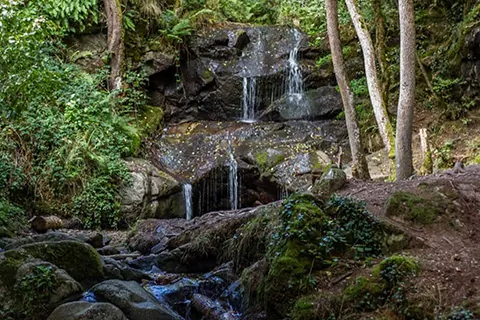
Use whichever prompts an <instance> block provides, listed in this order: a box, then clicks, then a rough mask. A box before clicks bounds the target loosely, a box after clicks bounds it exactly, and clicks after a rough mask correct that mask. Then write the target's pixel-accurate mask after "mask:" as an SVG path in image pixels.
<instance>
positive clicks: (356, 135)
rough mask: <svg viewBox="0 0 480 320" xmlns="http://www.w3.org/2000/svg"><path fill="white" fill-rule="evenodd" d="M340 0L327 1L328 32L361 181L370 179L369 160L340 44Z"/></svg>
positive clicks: (355, 172) (355, 169)
mask: <svg viewBox="0 0 480 320" xmlns="http://www.w3.org/2000/svg"><path fill="white" fill-rule="evenodd" d="M337 1H338V0H326V11H327V30H328V39H329V42H330V51H331V52H332V61H333V68H334V70H335V77H336V78H337V83H338V87H339V88H340V94H341V95H342V101H343V110H344V112H345V120H346V122H347V130H348V139H349V142H350V149H351V151H352V159H353V161H352V162H353V163H352V175H353V176H354V177H355V178H359V179H365V180H368V179H370V174H369V172H368V165H367V160H366V159H365V153H364V151H363V148H362V141H361V138H360V128H359V126H358V122H357V119H356V112H355V106H354V103H353V92H352V90H351V88H350V85H349V82H348V79H347V74H346V71H345V62H344V60H343V54H342V45H341V43H340V32H339V27H338V3H337Z"/></svg>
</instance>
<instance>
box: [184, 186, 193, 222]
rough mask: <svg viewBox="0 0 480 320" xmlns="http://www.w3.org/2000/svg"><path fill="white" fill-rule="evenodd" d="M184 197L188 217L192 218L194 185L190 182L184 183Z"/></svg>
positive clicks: (188, 218)
mask: <svg viewBox="0 0 480 320" xmlns="http://www.w3.org/2000/svg"><path fill="white" fill-rule="evenodd" d="M183 199H184V200H185V212H186V219H187V220H192V218H193V208H192V185H191V184H190V183H185V184H183Z"/></svg>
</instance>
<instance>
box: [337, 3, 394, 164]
mask: <svg viewBox="0 0 480 320" xmlns="http://www.w3.org/2000/svg"><path fill="white" fill-rule="evenodd" d="M345 2H346V4H347V8H348V12H349V14H350V17H351V19H352V22H353V26H354V27H355V32H356V33H357V36H358V40H359V41H360V45H361V47H362V51H363V60H364V63H365V74H366V77H367V85H368V92H369V94H370V101H371V102H372V107H373V113H374V114H375V118H376V120H377V124H378V130H379V132H380V136H381V137H382V140H383V143H384V145H385V149H386V150H387V152H388V155H389V157H390V158H393V157H394V156H395V154H394V145H395V134H394V132H393V127H392V124H391V123H390V119H389V118H388V114H387V107H386V105H385V101H384V100H383V95H382V93H381V91H380V83H379V81H378V76H377V69H376V65H375V51H374V49H373V43H372V39H371V37H370V34H369V33H368V30H367V29H366V23H365V20H364V19H363V17H362V16H361V15H360V13H359V10H358V8H357V5H356V0H345Z"/></svg>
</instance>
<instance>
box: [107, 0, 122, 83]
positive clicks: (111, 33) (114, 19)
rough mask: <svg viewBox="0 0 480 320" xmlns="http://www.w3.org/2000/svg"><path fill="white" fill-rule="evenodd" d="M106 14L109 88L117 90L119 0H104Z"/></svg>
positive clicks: (120, 50) (119, 54)
mask: <svg viewBox="0 0 480 320" xmlns="http://www.w3.org/2000/svg"><path fill="white" fill-rule="evenodd" d="M104 4H105V12H106V14H107V29H108V51H109V53H110V55H111V57H110V79H109V81H108V86H109V89H110V90H118V89H120V88H121V86H122V74H123V54H124V43H123V25H122V7H121V3H120V0H104Z"/></svg>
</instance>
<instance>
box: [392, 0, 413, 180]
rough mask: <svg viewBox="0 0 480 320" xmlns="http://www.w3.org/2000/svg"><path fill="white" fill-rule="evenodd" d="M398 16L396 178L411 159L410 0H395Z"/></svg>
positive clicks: (410, 168) (407, 169) (408, 172)
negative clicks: (398, 94) (396, 0)
mask: <svg viewBox="0 0 480 320" xmlns="http://www.w3.org/2000/svg"><path fill="white" fill-rule="evenodd" d="M398 13H399V15H400V96H399V98H398V109H397V134H396V141H395V155H396V158H395V159H396V173H397V180H403V179H407V178H408V177H410V176H411V175H412V173H413V162H412V122H413V108H414V106H415V62H416V60H415V11H414V6H413V0H399V2H398Z"/></svg>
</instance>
